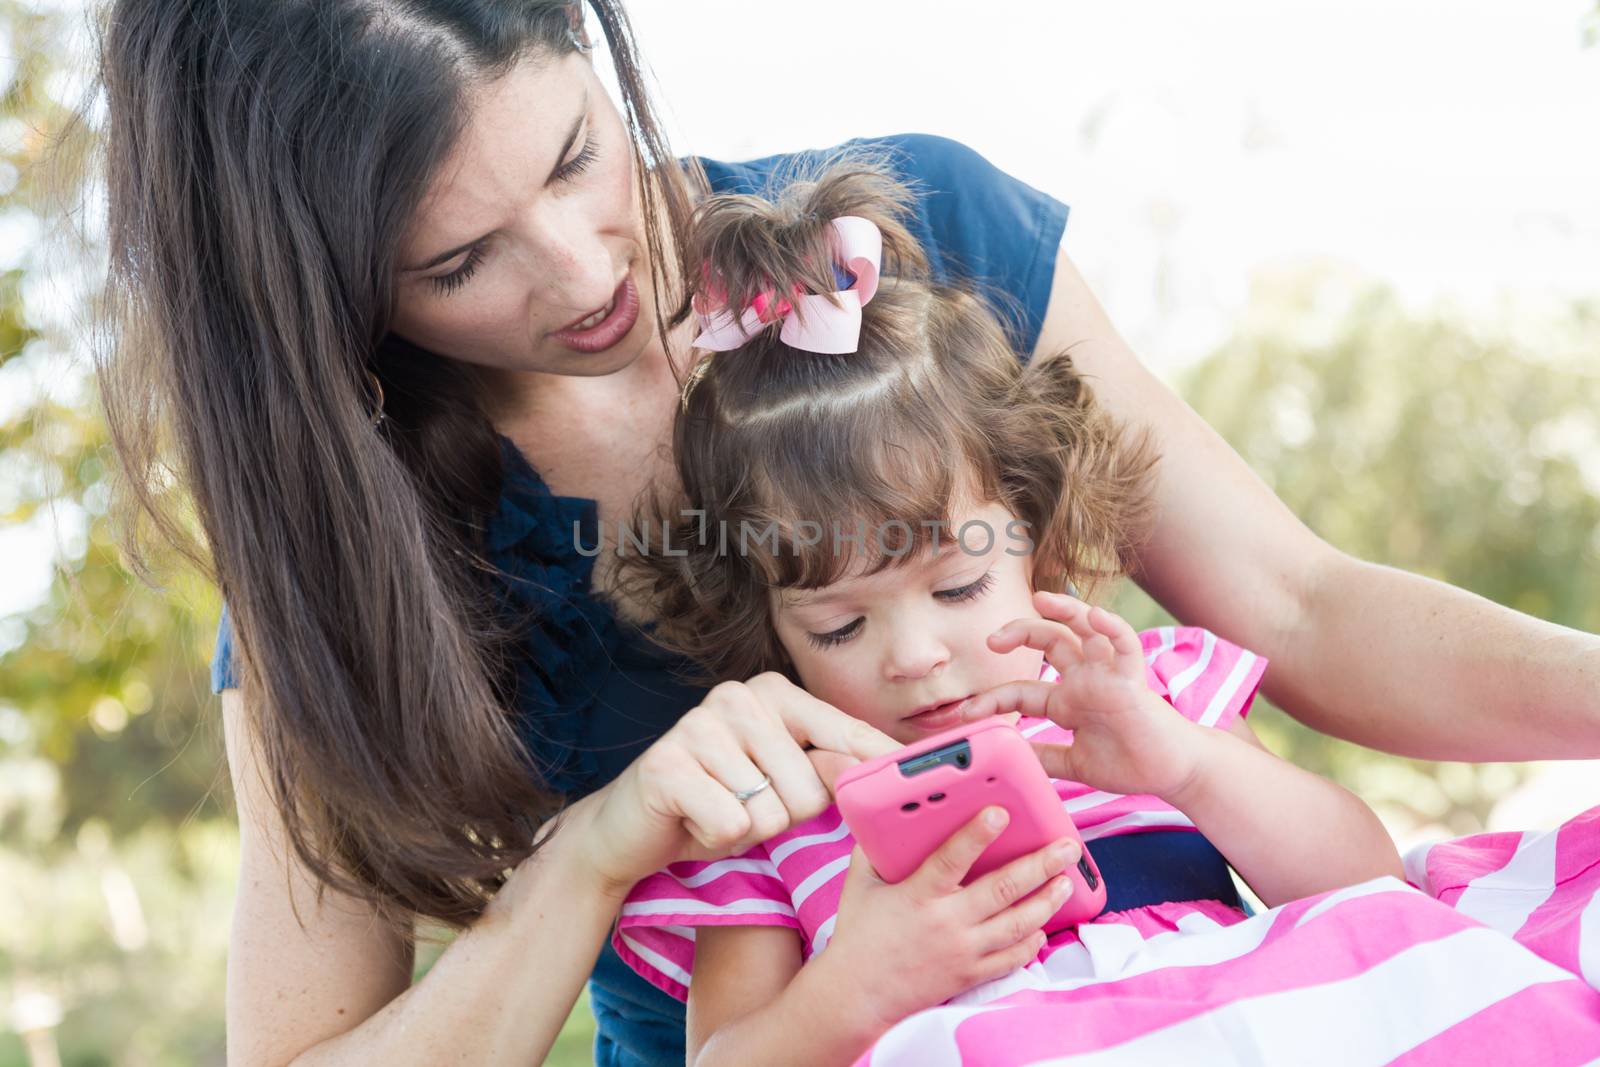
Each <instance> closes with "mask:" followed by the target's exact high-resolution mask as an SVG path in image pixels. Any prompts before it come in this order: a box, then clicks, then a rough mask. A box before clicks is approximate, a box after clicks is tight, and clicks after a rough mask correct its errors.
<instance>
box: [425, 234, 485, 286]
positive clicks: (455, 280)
mask: <svg viewBox="0 0 1600 1067" xmlns="http://www.w3.org/2000/svg"><path fill="white" fill-rule="evenodd" d="M483 256H484V251H483V245H481V244H476V245H473V246H472V251H470V252H468V253H467V258H466V261H465V262H464V263H462V264H461V266H459V267H457V268H456V269H455V270H453V271H451V272H450V273H449V274H441V275H438V276H437V277H434V278H429V279H428V280H429V281H431V282H432V283H433V287H434V288H435V289H437V290H438V291H439V292H440V293H443V294H444V295H445V296H449V295H450V294H451V293H453V292H455V291H456V290H457V289H459V288H461V287H462V286H463V285H465V284H467V280H468V279H470V278H471V277H472V276H473V275H474V274H476V273H477V272H478V266H479V264H481V263H482V262H483Z"/></svg>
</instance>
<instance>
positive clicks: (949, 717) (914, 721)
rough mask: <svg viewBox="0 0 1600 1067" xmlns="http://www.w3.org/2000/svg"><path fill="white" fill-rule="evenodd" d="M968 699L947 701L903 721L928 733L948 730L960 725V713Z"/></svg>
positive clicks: (961, 698) (960, 698)
mask: <svg viewBox="0 0 1600 1067" xmlns="http://www.w3.org/2000/svg"><path fill="white" fill-rule="evenodd" d="M970 699H971V698H970V697H959V698H957V699H955V700H947V701H945V702H944V703H943V704H936V705H934V706H933V707H931V708H927V709H925V710H923V711H919V712H917V713H916V714H915V715H911V716H909V717H907V718H906V719H905V720H904V721H905V722H908V723H910V724H911V725H912V726H915V727H916V728H917V729H919V730H927V731H928V732H929V733H934V732H936V731H939V730H948V729H950V728H951V727H952V726H959V725H961V723H962V721H963V720H962V716H961V713H962V712H963V711H964V710H965V708H966V703H967V701H968V700H970Z"/></svg>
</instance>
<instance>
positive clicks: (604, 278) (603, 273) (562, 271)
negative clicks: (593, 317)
mask: <svg viewBox="0 0 1600 1067" xmlns="http://www.w3.org/2000/svg"><path fill="white" fill-rule="evenodd" d="M573 216H574V217H567V218H556V217H553V216H551V215H548V214H547V215H543V216H541V217H538V218H534V219H531V220H530V222H529V229H530V231H531V233H530V235H529V237H530V240H529V244H530V246H531V247H532V249H533V261H534V262H533V264H532V266H533V269H534V271H535V272H536V273H537V277H538V282H537V283H536V284H537V285H538V289H537V290H536V295H537V296H538V298H539V299H540V301H541V302H542V303H545V304H548V305H550V307H551V309H552V314H551V318H552V319H556V320H558V322H557V325H562V324H565V322H566V321H567V319H570V318H577V317H580V316H582V315H585V314H587V313H589V312H591V311H595V310H597V309H599V308H602V307H605V306H606V304H607V302H609V301H610V299H611V294H612V293H613V292H614V291H615V290H616V287H617V283H618V282H620V281H621V280H622V279H621V278H620V277H619V271H620V270H621V269H622V264H619V263H617V262H614V257H613V256H612V255H611V250H610V249H609V248H608V247H607V245H606V242H605V240H604V238H603V237H602V236H601V233H600V231H599V229H598V228H597V227H594V226H591V225H588V224H586V223H585V221H584V220H583V217H582V216H581V215H578V214H577V213H573ZM563 316H565V317H563Z"/></svg>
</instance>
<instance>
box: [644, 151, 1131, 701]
mask: <svg viewBox="0 0 1600 1067" xmlns="http://www.w3.org/2000/svg"><path fill="white" fill-rule="evenodd" d="M910 197H911V193H910V191H909V190H908V189H907V188H906V187H905V186H903V185H901V184H899V183H897V182H896V181H895V180H894V179H893V178H891V177H890V176H889V174H888V173H887V172H886V170H885V169H884V167H883V165H882V162H881V161H879V160H875V159H872V158H867V157H861V156H854V157H845V158H841V159H836V160H834V161H833V162H832V163H831V164H830V165H827V166H826V167H825V169H823V170H822V171H821V172H820V173H819V174H817V175H816V176H814V177H811V178H809V179H799V180H792V181H790V182H789V183H788V184H786V185H785V186H784V187H783V188H782V189H781V191H779V192H778V193H776V194H775V195H774V197H773V198H771V199H764V198H760V197H753V196H717V197H711V198H709V199H707V200H705V201H704V202H703V203H702V204H701V205H700V207H699V209H698V210H697V212H696V216H695V220H694V226H693V229H692V236H691V245H690V249H689V251H690V255H689V257H688V262H689V264H691V265H692V269H691V271H690V272H689V274H688V275H687V277H688V278H689V283H690V288H691V290H692V293H693V297H694V300H695V301H696V306H699V307H702V308H709V307H713V306H716V305H718V304H720V303H721V302H722V301H723V300H724V299H726V302H727V304H728V306H729V307H731V308H734V309H740V308H744V307H748V306H749V305H750V303H751V301H752V300H753V299H754V298H755V297H756V296H757V295H758V294H759V293H762V292H764V291H773V292H776V293H780V294H781V293H786V292H789V291H790V287H791V286H793V285H796V284H798V285H801V286H803V287H804V288H805V289H806V290H808V291H810V292H813V293H829V292H833V291H835V290H836V289H837V288H838V283H837V282H836V281H835V276H834V273H833V267H832V263H833V255H832V252H831V249H830V245H829V236H828V235H829V222H830V220H832V219H834V218H836V217H838V216H840V215H857V216H861V217H864V218H867V219H869V220H871V221H872V222H874V223H876V224H877V226H878V227H879V229H880V230H882V232H883V239H884V269H883V275H884V277H883V281H882V283H881V285H880V286H879V289H878V292H877V295H876V297H875V298H874V299H873V300H872V301H871V302H870V303H869V304H868V305H867V306H866V307H865V308H864V309H863V311H862V325H861V340H860V346H859V349H858V350H857V351H855V352H852V353H848V354H845V355H823V354H819V353H815V352H809V351H801V350H796V349H793V348H790V347H789V346H788V345H786V344H785V343H784V342H783V341H782V340H781V339H780V338H779V337H778V332H779V328H780V323H778V322H776V321H774V322H772V323H770V324H769V325H768V326H767V328H766V329H765V330H763V331H762V332H761V333H760V334H758V335H757V336H755V337H754V338H752V340H751V341H750V342H749V343H747V344H746V345H744V346H743V347H741V348H739V349H736V350H734V351H728V352H717V353H713V354H710V355H705V356H703V357H702V359H703V360H704V361H705V362H703V363H702V364H700V365H697V366H696V368H695V370H694V372H693V373H691V375H690V378H689V381H690V385H689V388H688V390H687V392H686V393H685V395H684V403H683V409H682V412H681V414H680V416H679V418H678V420H677V425H676V427H675V430H674V435H673V445H674V449H675V452H676V461H677V470H678V474H679V476H680V480H681V483H682V484H681V487H680V488H681V492H679V491H678V490H677V489H674V490H673V491H671V492H664V493H658V494H657V495H656V497H655V499H654V500H652V501H650V502H649V503H648V504H646V505H645V506H643V507H642V508H640V509H639V511H638V512H637V513H636V514H635V516H634V517H633V519H632V520H631V522H632V525H633V528H634V531H635V533H636V534H637V533H638V532H639V531H646V530H652V529H653V530H661V531H663V538H662V541H661V544H662V547H663V548H664V549H665V550H663V551H654V550H652V551H637V549H636V550H635V551H633V552H632V554H630V555H629V557H628V558H627V560H626V561H625V567H624V576H625V582H626V584H627V586H628V587H629V589H630V590H631V592H632V594H633V595H635V596H640V597H647V598H649V599H651V600H652V601H654V604H655V606H656V608H657V609H658V614H659V615H660V617H661V620H662V621H661V622H660V623H658V625H657V628H656V630H655V636H656V638H657V639H658V640H659V641H660V642H661V643H663V644H664V645H667V646H668V647H671V648H673V649H675V650H677V651H679V652H681V653H684V654H686V655H688V656H689V657H691V658H692V659H694V660H695V661H696V662H697V663H699V664H700V665H702V666H703V667H704V668H705V671H706V673H707V675H708V676H709V677H710V678H712V679H739V678H746V677H749V676H750V675H753V674H755V673H758V672H760V671H763V670H786V669H788V668H789V664H788V660H787V658H786V656H785V655H784V652H783V649H782V647H781V646H780V645H779V643H778V639H777V636H776V633H775V630H774V628H773V625H772V622H771V618H770V614H769V602H768V591H769V590H770V589H772V588H775V587H777V588H802V589H814V588H819V587H821V586H824V585H828V584H830V583H832V582H834V581H836V580H838V579H839V578H840V577H842V576H843V575H844V574H845V573H846V572H847V570H851V569H853V568H855V567H859V568H860V569H861V570H862V571H864V572H867V573H871V572H876V571H879V570H882V569H883V568H884V567H887V566H893V565H896V564H897V563H900V562H904V561H907V560H910V559H912V558H914V556H915V555H916V554H917V553H918V552H919V551H920V550H922V549H925V548H928V547H930V546H931V545H932V543H933V539H934V538H935V537H939V536H942V538H943V541H944V543H946V544H948V543H949V541H950V538H951V536H952V534H953V532H954V531H951V529H950V527H949V525H948V524H949V523H950V522H951V521H952V518H953V517H954V513H955V512H956V511H957V510H958V509H959V508H961V507H962V506H963V505H976V504H982V503H988V502H999V503H1001V504H1003V505H1005V507H1006V508H1007V509H1008V510H1010V511H1011V513H1012V514H1013V515H1015V516H1016V517H1017V518H1018V519H1019V520H1021V521H1022V522H1025V523H1027V524H1028V526H1027V538H1028V539H1029V540H1031V541H1032V542H1033V543H1034V559H1033V567H1034V584H1035V586H1036V587H1037V588H1040V589H1051V590H1062V589H1065V588H1066V587H1067V586H1068V584H1069V583H1070V584H1072V585H1074V586H1076V587H1077V588H1078V589H1079V590H1081V591H1083V592H1084V593H1085V594H1086V595H1087V594H1089V593H1091V592H1092V591H1093V590H1095V589H1096V588H1097V587H1098V586H1099V585H1100V584H1101V583H1102V582H1104V581H1105V580H1106V579H1108V578H1111V577H1114V576H1116V575H1118V574H1121V573H1123V572H1124V571H1125V569H1126V568H1127V566H1128V565H1129V563H1130V561H1131V558H1132V551H1133V549H1134V547H1135V546H1136V545H1137V543H1138V542H1139V541H1140V539H1141V538H1142V537H1143V535H1144V532H1145V531H1146V529H1147V528H1148V525H1149V520H1150V515H1151V495H1150V476H1151V473H1152V469H1153V466H1154V459H1153V453H1152V451H1151V449H1150V446H1149V444H1148V442H1147V441H1146V440H1145V439H1144V438H1143V437H1142V436H1141V437H1139V438H1132V437H1130V436H1129V435H1127V434H1126V433H1124V432H1123V431H1122V430H1121V429H1120V428H1119V427H1118V426H1117V425H1116V424H1115V423H1114V422H1113V421H1112V420H1111V418H1110V417H1109V416H1108V415H1107V414H1106V413H1105V412H1103V411H1102V410H1100V409H1099V408H1097V407H1096V406H1095V404H1094V401H1093V398H1092V396H1091V394H1090V391H1089V387H1088V385H1087V384H1086V383H1085V382H1084V380H1083V379H1082V378H1081V377H1080V376H1079V375H1078V374H1077V372H1076V371H1075V370H1074V368H1073V365H1072V361H1071V359H1070V357H1069V356H1068V355H1067V354H1066V353H1055V354H1047V355H1043V356H1041V357H1040V358H1038V359H1035V360H1033V361H1032V362H1031V363H1029V364H1027V365H1026V366H1025V365H1024V363H1023V361H1022V359H1020V358H1019V355H1018V353H1017V352H1016V351H1015V350H1013V348H1012V347H1011V345H1010V343H1009V342H1008V341H1007V339H1006V336H1005V333H1004V331H1003V330H1002V329H1001V327H1000V324H999V323H998V322H997V320H996V317H995V314H994V313H993V311H992V310H991V308H990V307H989V305H987V304H986V303H985V302H984V301H982V300H980V299H979V298H978V297H976V296H973V295H972V294H971V293H970V292H969V291H967V290H966V289H964V288H960V287H952V286H947V285H939V284H934V283H933V282H931V281H930V280H929V277H928V268H927V263H926V259H925V258H924V256H923V253H922V250H921V249H920V248H919V247H918V246H917V243H916V241H915V240H914V239H913V238H912V237H911V235H910V234H909V233H908V232H907V230H906V227H905V226H904V224H903V221H902V220H903V219H904V218H905V216H906V213H907V209H908V205H909V203H910ZM940 523H942V524H944V526H943V530H944V531H945V532H944V533H943V534H942V535H941V534H940V533H938V532H937V531H938V529H939V528H938V527H937V526H936V525H935V524H940ZM818 527H821V530H820V533H819V530H818ZM863 532H864V533H865V536H864V537H862V536H861V534H862V533H863ZM996 535H997V536H1003V535H1002V534H1000V533H999V532H996ZM858 537H859V538H860V540H859V543H851V541H852V539H853V538H858ZM638 540H639V538H638V537H637V536H636V537H635V541H636V542H637V541H638ZM947 550H948V549H947Z"/></svg>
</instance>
